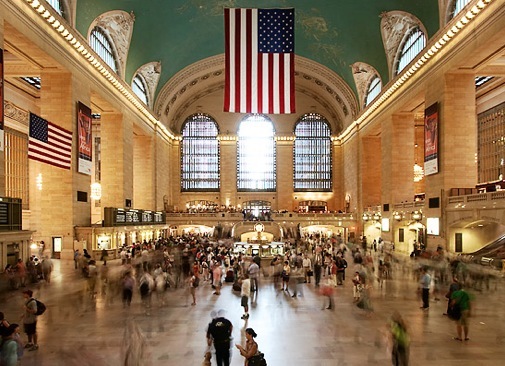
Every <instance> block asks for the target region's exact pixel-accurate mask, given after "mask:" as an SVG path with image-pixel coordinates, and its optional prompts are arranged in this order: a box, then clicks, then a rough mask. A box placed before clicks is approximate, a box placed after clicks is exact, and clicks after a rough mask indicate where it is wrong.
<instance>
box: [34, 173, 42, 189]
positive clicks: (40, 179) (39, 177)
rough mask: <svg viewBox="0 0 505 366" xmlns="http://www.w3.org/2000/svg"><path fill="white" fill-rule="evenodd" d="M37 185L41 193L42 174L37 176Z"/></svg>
mask: <svg viewBox="0 0 505 366" xmlns="http://www.w3.org/2000/svg"><path fill="white" fill-rule="evenodd" d="M35 183H36V184H37V189H38V190H39V191H41V190H42V173H39V174H38V175H37V178H35Z"/></svg>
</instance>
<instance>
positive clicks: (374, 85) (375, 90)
mask: <svg viewBox="0 0 505 366" xmlns="http://www.w3.org/2000/svg"><path fill="white" fill-rule="evenodd" d="M381 89H382V85H381V79H380V78H379V77H378V76H377V75H376V76H374V77H373V78H372V80H371V81H370V84H369V85H368V89H367V92H366V100H365V107H366V106H367V105H369V104H370V103H371V102H372V100H374V99H375V97H376V96H377V95H379V93H380V92H381Z"/></svg>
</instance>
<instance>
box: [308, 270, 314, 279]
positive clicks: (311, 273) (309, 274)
mask: <svg viewBox="0 0 505 366" xmlns="http://www.w3.org/2000/svg"><path fill="white" fill-rule="evenodd" d="M313 275H314V271H313V270H311V269H309V270H308V271H307V276H309V277H312V276H313Z"/></svg>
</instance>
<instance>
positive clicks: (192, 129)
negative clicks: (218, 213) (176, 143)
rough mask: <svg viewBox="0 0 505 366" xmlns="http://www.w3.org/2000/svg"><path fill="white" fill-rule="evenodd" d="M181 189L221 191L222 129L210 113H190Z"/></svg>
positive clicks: (185, 130) (184, 136) (184, 129)
mask: <svg viewBox="0 0 505 366" xmlns="http://www.w3.org/2000/svg"><path fill="white" fill-rule="evenodd" d="M181 134H182V141H181V190H182V191H183V192H189V191H198V192H216V191H219V180H220V176H219V170H220V167H219V141H218V139H217V135H218V134H219V130H218V127H217V124H216V122H215V121H214V120H213V119H212V118H211V117H210V116H208V115H206V114H203V113H198V114H194V115H192V116H190V117H189V118H188V119H187V120H186V122H184V125H183V126H182V131H181Z"/></svg>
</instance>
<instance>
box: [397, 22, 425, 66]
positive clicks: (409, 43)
mask: <svg viewBox="0 0 505 366" xmlns="http://www.w3.org/2000/svg"><path fill="white" fill-rule="evenodd" d="M425 46H426V36H425V35H424V33H423V32H422V31H421V29H419V27H415V28H413V29H412V30H411V31H410V32H409V33H408V35H407V37H405V41H404V42H403V44H402V46H401V47H400V49H401V51H400V52H399V54H398V65H397V67H396V74H395V75H398V74H399V73H400V72H401V71H402V70H403V69H404V68H405V66H407V65H408V64H409V63H410V62H411V61H412V60H413V59H414V58H415V57H416V56H417V55H418V54H419V52H421V50H422V49H423V48H424V47H425Z"/></svg>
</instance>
